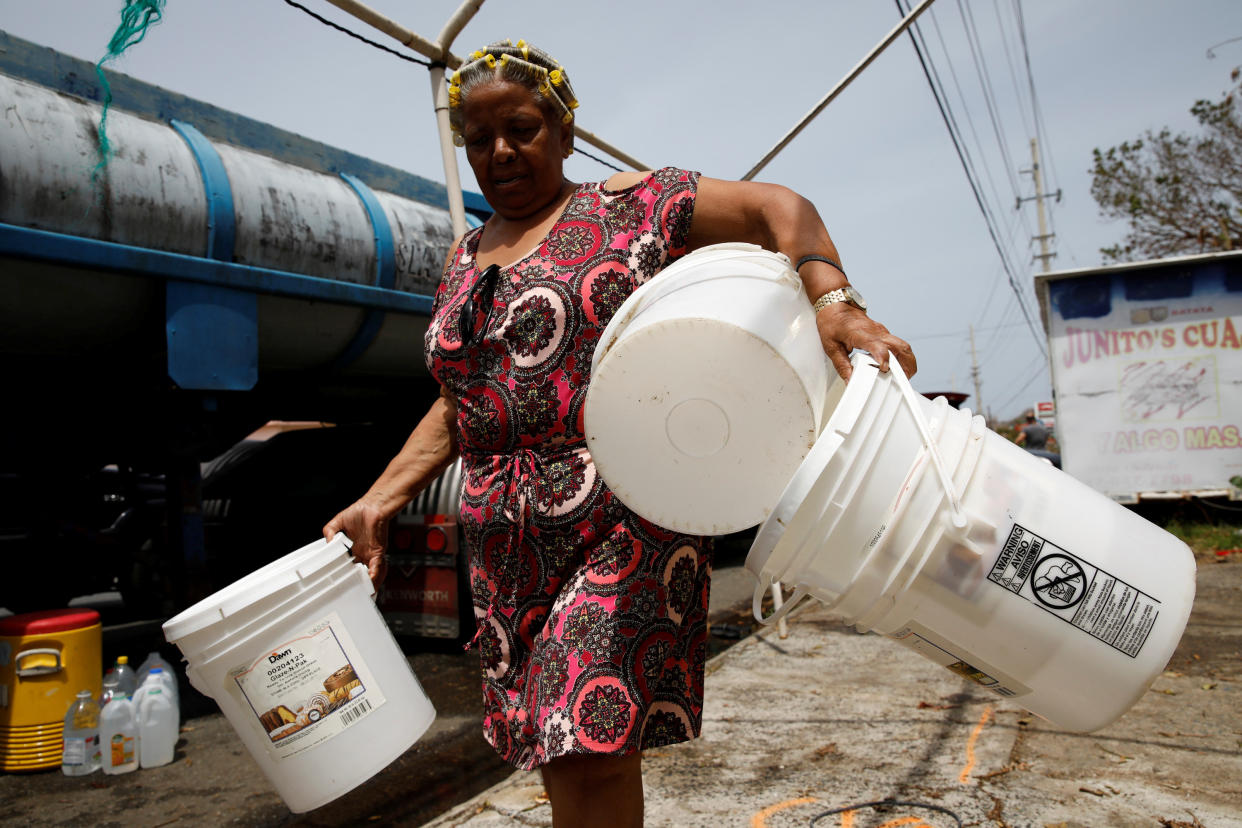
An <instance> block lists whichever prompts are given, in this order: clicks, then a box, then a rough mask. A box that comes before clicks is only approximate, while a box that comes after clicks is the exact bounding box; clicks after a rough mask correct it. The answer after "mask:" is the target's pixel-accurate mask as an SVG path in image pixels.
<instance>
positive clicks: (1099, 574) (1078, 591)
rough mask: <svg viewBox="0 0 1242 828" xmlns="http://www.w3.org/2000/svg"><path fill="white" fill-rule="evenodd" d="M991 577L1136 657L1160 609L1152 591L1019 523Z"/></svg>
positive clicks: (1057, 615)
mask: <svg viewBox="0 0 1242 828" xmlns="http://www.w3.org/2000/svg"><path fill="white" fill-rule="evenodd" d="M988 580H989V581H991V582H992V583H994V584H999V585H1000V586H1002V587H1004V588H1005V589H1007V590H1009V591H1010V592H1012V593H1013V594H1015V595H1019V596H1021V597H1023V598H1025V599H1026V600H1028V601H1030V602H1031V603H1032V604H1035V605H1036V606H1037V607H1040V608H1042V609H1043V610H1045V611H1047V612H1050V613H1052V614H1053V615H1055V616H1056V617H1057V618H1060V619H1061V620H1062V621H1066V622H1067V623H1069V624H1072V625H1074V626H1075V627H1077V628H1078V629H1080V630H1082V631H1083V632H1085V633H1088V634H1089V635H1092V636H1094V637H1095V638H1097V639H1099V640H1100V641H1102V642H1104V643H1105V644H1107V645H1108V646H1110V647H1112V648H1113V649H1115V650H1118V651H1120V652H1123V653H1125V654H1126V655H1128V656H1130V657H1131V658H1137V657H1138V654H1139V650H1141V649H1142V648H1143V644H1145V643H1146V642H1147V637H1148V635H1150V634H1151V630H1152V627H1154V626H1155V624H1156V618H1157V617H1158V616H1159V615H1160V602H1159V601H1157V600H1156V599H1155V598H1153V597H1152V596H1150V595H1148V594H1147V593H1145V592H1142V591H1141V590H1138V589H1135V588H1134V587H1132V586H1130V585H1129V584H1127V583H1126V582H1125V581H1123V580H1121V579H1120V578H1118V577H1117V576H1116V575H1113V574H1112V573H1109V572H1105V571H1104V570H1103V569H1100V568H1099V567H1098V566H1093V565H1092V564H1090V563H1088V562H1087V561H1085V560H1083V559H1082V558H1081V557H1079V556H1078V555H1071V554H1070V553H1069V552H1067V551H1065V550H1064V549H1062V548H1061V547H1059V546H1057V545H1056V544H1052V543H1049V542H1048V541H1047V540H1045V539H1044V538H1041V537H1040V536H1039V535H1036V534H1035V533H1034V532H1032V531H1031V530H1029V529H1027V528H1025V527H1023V526H1019V525H1018V524H1016V523H1015V524H1014V527H1013V531H1011V532H1010V533H1009V538H1008V539H1007V540H1006V541H1005V545H1004V546H1003V547H1002V548H1001V552H1000V555H998V556H997V558H996V563H995V564H994V565H993V566H992V571H991V572H989V573H988Z"/></svg>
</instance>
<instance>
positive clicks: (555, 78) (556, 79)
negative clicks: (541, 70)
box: [548, 69, 563, 86]
mask: <svg viewBox="0 0 1242 828" xmlns="http://www.w3.org/2000/svg"><path fill="white" fill-rule="evenodd" d="M562 77H563V76H562V75H561V70H560V69H553V70H552V71H551V72H549V73H548V80H550V81H552V85H553V86H560V85H561V79H562Z"/></svg>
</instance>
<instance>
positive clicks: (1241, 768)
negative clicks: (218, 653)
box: [0, 560, 1242, 828]
mask: <svg viewBox="0 0 1242 828" xmlns="http://www.w3.org/2000/svg"><path fill="white" fill-rule="evenodd" d="M748 577H749V576H748V575H746V574H745V573H744V572H740V571H737V570H731V569H730V568H729V567H725V568H724V570H722V572H721V573H720V577H719V578H718V579H717V589H716V590H715V592H716V600H717V601H719V602H725V603H731V604H732V605H733V606H738V605H741V606H745V605H747V604H748V603H749V588H748V587H749V583H748ZM714 603H716V602H714ZM717 619H718V620H725V621H728V620H729V619H728V618H727V617H726V618H724V619H722V618H721V616H720V615H717ZM741 620H744V615H742V616H736V617H734V618H733V619H732V621H733V622H735V623H737V622H739V621H741ZM739 629H742V628H741V627H739ZM716 640H717V642H718V643H727V641H728V640H726V639H716ZM412 663H413V664H414V669H415V671H416V673H418V675H419V676H420V677H421V678H422V680H423V682H424V684H425V686H426V687H427V690H428V691H429V694H430V695H431V696H432V700H433V702H434V703H435V704H436V706H437V709H438V710H439V712H440V716H439V719H438V721H437V723H436V725H435V727H434V728H433V730H432V731H431V732H430V733H429V734H428V735H427V736H425V737H424V738H423V739H422V740H420V742H419V743H418V744H417V745H416V746H415V747H414V748H412V749H411V750H410V751H408V752H407V753H406V754H405V755H404V756H402V757H401V758H400V759H398V760H397V761H396V762H394V763H393V764H392V765H390V766H389V767H388V768H387V769H385V770H384V771H383V772H381V773H380V774H378V775H377V776H376V777H374V778H373V779H372V780H370V781H369V782H368V783H366V784H365V785H363V786H361V787H360V788H358V789H357V790H355V791H353V792H351V793H349V794H347V795H345V796H343V797H341V798H340V799H338V800H336V801H335V802H333V803H331V804H330V805H328V806H326V807H324V808H321V809H319V810H317V811H315V812H313V813H311V814H306V815H301V816H294V815H292V814H290V813H289V812H288V810H287V809H285V807H284V805H283V803H282V802H281V800H280V799H279V797H278V796H277V795H276V794H275V792H274V791H273V790H272V788H271V787H270V786H269V785H268V784H267V782H266V781H265V780H264V778H263V777H262V775H261V774H260V773H259V772H258V770H257V767H256V766H255V764H254V762H253V760H251V759H250V756H249V754H248V753H247V752H246V751H245V749H244V748H243V747H242V745H241V743H240V742H239V741H238V740H237V738H236V736H235V735H234V734H233V732H232V729H231V728H230V727H229V725H228V724H227V722H225V721H224V720H223V719H222V718H221V717H220V716H219V715H207V716H198V717H195V718H193V719H191V720H190V721H188V722H187V725H186V727H185V729H184V732H183V733H182V739H181V742H180V743H179V746H178V750H177V758H176V761H174V763H173V764H171V765H168V766H165V767H162V768H155V769H151V770H145V771H139V772H137V773H132V774H127V775H125V776H119V777H111V776H109V777H105V776H102V775H100V774H95V775H94V776H90V777H82V778H75V779H68V778H65V777H63V776H61V775H60V774H59V773H57V772H50V773H39V774H26V775H8V776H4V775H0V802H3V803H4V806H5V813H4V817H3V819H4V821H5V822H10V821H11V822H12V824H24V825H32V826H78V825H81V826H96V825H101V826H113V825H115V826H118V828H119V827H120V826H124V828H131V826H134V825H151V826H169V825H197V824H223V823H230V824H236V825H243V826H295V825H296V826H336V825H355V824H363V823H367V824H373V823H378V824H399V825H422V824H424V823H427V821H428V820H431V822H430V823H429V825H431V826H435V828H448V826H455V827H456V826H464V827H465V828H485V827H486V826H501V825H504V826H513V825H535V826H540V825H543V826H546V825H550V824H551V823H550V814H549V812H548V808H547V805H546V804H545V803H543V802H542V800H541V798H540V794H541V792H542V789H541V786H540V785H539V784H538V777H537V775H534V774H512V773H511V772H510V771H509V770H508V769H507V768H505V767H504V766H502V765H500V764H499V763H498V762H497V761H496V759H495V757H494V754H492V753H491V751H490V748H488V747H487V746H486V745H485V743H484V742H483V740H482V738H481V737H480V736H479V735H478V721H477V709H476V708H477V692H478V691H477V685H476V675H477V674H476V671H477V661H476V660H475V656H474V654H472V653H458V652H442V653H421V654H419V655H416V656H413V657H412ZM709 670H710V672H709V675H708V677H707V707H706V711H705V717H704V718H705V727H704V737H703V738H702V739H700V740H698V741H696V742H692V743H689V744H686V745H679V746H676V747H672V748H664V749H660V750H657V751H651V752H650V753H649V754H648V756H647V758H646V763H645V764H646V771H647V798H648V825H649V826H652V827H653V828H658V827H659V826H695V825H702V826H710V828H722V827H723V826H734V825H736V826H752V828H782V826H806V825H809V824H810V820H811V819H812V817H814V816H815V815H816V814H819V813H822V812H824V811H827V810H830V809H833V808H839V807H843V806H848V805H850V804H852V803H858V802H863V801H868V800H873V799H877V800H878V799H884V798H894V797H895V798H899V799H903V800H908V801H912V802H920V803H923V804H924V805H935V806H940V807H943V808H947V809H949V810H952V811H953V812H955V813H956V814H958V815H959V816H960V817H961V818H962V819H963V821H964V822H965V824H968V825H969V824H974V825H984V826H996V827H997V828H1002V827H1003V826H1013V827H1014V828H1017V826H1040V827H1041V828H1042V826H1063V827H1064V828H1083V827H1084V826H1131V825H1135V826H1152V828H1159V826H1161V825H1166V826H1174V828H1182V826H1186V828H1192V827H1193V826H1195V825H1196V823H1195V821H1194V820H1196V819H1197V820H1199V824H1201V825H1203V826H1205V828H1221V826H1224V828H1230V826H1242V818H1240V817H1239V815H1242V781H1240V780H1242V696H1240V694H1239V688H1240V687H1242V685H1240V684H1239V681H1240V680H1242V561H1240V562H1228V563H1222V564H1216V563H1212V562H1209V561H1208V560H1204V561H1201V565H1200V573H1199V594H1198V597H1197V599H1196V603H1195V610H1194V613H1193V615H1192V617H1191V623H1190V626H1189V627H1188V629H1187V632H1186V635H1185V637H1184V638H1183V641H1182V645H1181V647H1180V648H1179V650H1178V652H1177V654H1176V655H1175V656H1174V658H1173V660H1172V662H1171V664H1170V665H1169V669H1168V671H1166V672H1165V674H1164V675H1162V676H1161V677H1160V678H1159V679H1157V681H1156V683H1155V685H1154V687H1153V688H1152V690H1151V692H1149V693H1147V694H1146V695H1145V696H1144V697H1143V699H1142V700H1141V701H1140V702H1139V704H1138V705H1137V706H1136V707H1135V708H1134V709H1133V710H1132V711H1131V712H1130V713H1128V714H1127V715H1126V716H1124V717H1123V718H1122V719H1121V720H1120V721H1119V722H1118V723H1117V724H1115V725H1113V726H1112V727H1110V728H1108V729H1106V730H1104V731H1101V732H1100V733H1096V734H1087V735H1082V734H1068V733H1061V732H1058V731H1057V730H1056V729H1055V728H1052V727H1051V726H1049V725H1047V724H1046V723H1042V722H1041V721H1040V720H1038V719H1035V718H1033V717H1031V716H1030V715H1028V714H1026V713H1025V712H1024V711H1022V710H1021V709H1020V708H1018V707H1017V706H1016V705H1013V704H1007V703H1005V702H1003V700H1001V701H999V703H998V700H997V699H996V698H994V697H993V696H991V695H988V694H984V693H983V692H982V691H979V690H978V689H977V688H976V687H975V686H974V685H972V684H968V683H967V682H965V681H964V680H962V679H959V678H957V677H956V676H954V675H953V674H952V673H949V672H948V671H946V670H943V669H941V668H938V667H936V666H934V665H932V664H930V663H929V662H926V661H924V660H923V659H921V658H919V657H918V656H915V655H913V654H911V653H909V652H908V651H906V650H904V649H903V648H900V647H898V646H896V645H894V644H891V643H890V642H887V641H884V640H882V639H881V638H879V637H877V636H873V635H858V634H856V633H854V632H852V631H850V630H848V629H845V628H843V627H841V626H840V625H838V624H836V623H835V622H834V621H833V620H832V619H830V618H828V617H827V616H826V615H824V614H823V612H822V611H821V610H819V609H816V608H814V607H812V608H810V609H809V610H808V611H805V612H803V613H801V614H800V615H799V616H798V617H797V619H796V621H795V623H794V624H793V625H792V627H791V633H790V636H789V638H787V639H785V640H781V639H780V638H778V637H777V636H776V635H775V633H773V632H769V631H764V632H762V633H760V634H758V635H751V636H748V637H746V638H745V639H743V640H742V641H740V643H738V644H737V646H734V647H732V648H730V649H728V650H727V651H725V652H724V653H723V654H721V655H718V656H717V657H716V659H715V660H713V661H712V662H711V664H710V667H709ZM459 803H460V804H459ZM905 818H909V821H907V822H905V823H903V824H908V825H914V824H917V822H916V821H915V820H923V821H924V823H925V824H926V825H929V826H934V828H941V826H946V828H947V826H950V825H953V824H954V823H953V821H952V820H951V818H950V817H948V816H946V815H945V814H943V813H940V812H936V811H932V810H929V809H926V808H924V809H920V808H917V807H913V806H911V807H905V808H902V809H895V810H890V811H889V812H887V813H874V812H870V811H866V810H863V811H859V812H857V814H856V815H855V816H853V817H852V818H851V819H850V821H849V822H844V821H842V818H841V817H840V816H832V817H827V818H825V819H823V820H820V821H819V822H818V823H817V824H818V825H820V826H840V825H846V824H849V825H852V826H854V828H875V826H879V825H881V824H883V823H885V822H889V823H890V824H896V823H894V822H893V821H894V820H898V819H905ZM1161 820H1165V822H1163V823H1162V822H1161Z"/></svg>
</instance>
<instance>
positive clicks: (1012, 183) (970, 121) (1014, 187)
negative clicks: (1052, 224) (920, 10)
mask: <svg viewBox="0 0 1242 828" xmlns="http://www.w3.org/2000/svg"><path fill="white" fill-rule="evenodd" d="M928 14H929V16H930V18H931V21H932V27H933V28H934V29H935V30H936V38H937V40H939V41H940V49H941V51H942V52H944V58H945V64H946V65H947V66H948V67H949V77H950V78H951V79H952V80H953V87H954V88H955V89H956V90H957V97H958V99H959V100H961V102H962V109H963V111H964V114H965V118H966V124H967V126H969V127H970V134H971V136H972V137H973V138H974V139H975V146H976V147H977V148H978V149H979V157H980V158H984V157H985V154H984V151H983V142H982V141H981V140H980V139H979V133H978V132H977V131H976V130H975V121H974V118H972V117H971V115H970V106H969V105H968V104H967V103H966V95H965V93H964V92H963V91H962V85H961V83H959V82H958V78H957V71H956V70H955V69H954V68H953V59H952V58H951V57H950V55H949V48H948V46H947V45H946V44H945V40H944V34H943V33H942V32H941V30H940V22H939V21H938V20H937V19H936V10H935V9H934V8H933V9H930V10H929V12H928ZM925 45H926V44H925ZM928 60H929V62H931V63H932V66H933V69H934V67H935V63H934V61H931V53H930V51H929V52H928ZM1001 151H1002V152H1004V147H1003V145H1002V148H1001ZM1011 164H1012V162H1009V161H1008V160H1006V163H1005V172H1006V174H1007V175H1008V178H1009V188H1010V191H1011V192H1013V194H1014V196H1015V197H1016V196H1017V195H1019V193H1018V189H1019V188H1018V182H1017V179H1016V178H1015V177H1014V175H1013V172H1012V170H1011V169H1010V166H1011ZM983 171H984V172H985V173H986V174H987V177H988V184H989V186H990V187H991V188H992V197H993V198H994V199H995V200H996V202H997V203H998V204H1000V203H1002V202H1001V200H1000V197H999V196H998V195H997V191H996V182H995V181H994V180H993V178H992V171H991V167H989V166H988V165H987V164H986V163H985V164H984V165H983ZM1023 222H1024V223H1025V216H1023ZM1027 235H1028V236H1029V235H1031V232H1030V228H1029V227H1027Z"/></svg>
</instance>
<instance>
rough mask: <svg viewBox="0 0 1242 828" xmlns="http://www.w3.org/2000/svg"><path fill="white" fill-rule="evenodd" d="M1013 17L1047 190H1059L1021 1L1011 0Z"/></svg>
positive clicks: (1058, 177) (1059, 179)
mask: <svg viewBox="0 0 1242 828" xmlns="http://www.w3.org/2000/svg"><path fill="white" fill-rule="evenodd" d="M1013 7H1014V12H1015V16H1016V18H1017V21H1018V36H1019V40H1020V41H1021V43H1022V61H1023V64H1024V65H1025V66H1026V80H1027V84H1028V85H1029V86H1030V90H1031V112H1032V114H1033V115H1034V117H1035V134H1036V136H1037V137H1038V138H1039V145H1040V146H1041V147H1043V148H1044V154H1045V157H1046V158H1047V159H1048V171H1049V172H1050V173H1052V175H1050V176H1049V179H1050V181H1049V189H1053V188H1052V186H1051V184H1052V182H1055V184H1056V187H1055V189H1057V190H1059V189H1061V176H1059V175H1058V174H1057V171H1056V161H1055V159H1054V157H1053V153H1052V147H1051V146H1050V145H1049V143H1048V131H1047V129H1045V127H1044V114H1043V111H1042V110H1041V109H1040V107H1039V96H1038V95H1037V94H1036V93H1035V74H1034V73H1033V72H1032V71H1031V50H1030V49H1029V48H1028V47H1027V44H1026V19H1025V18H1024V17H1023V15H1022V0H1013Z"/></svg>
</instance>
